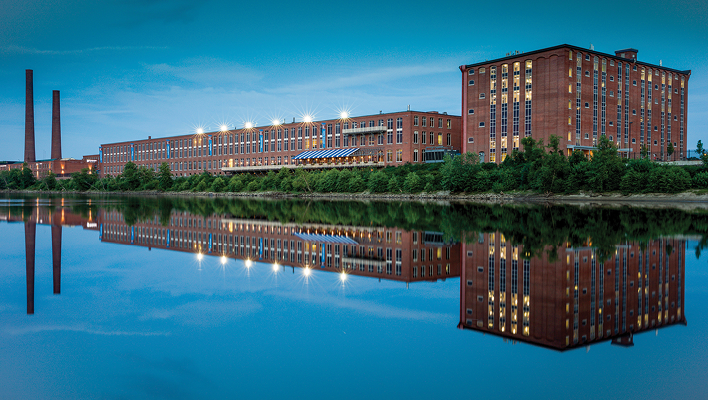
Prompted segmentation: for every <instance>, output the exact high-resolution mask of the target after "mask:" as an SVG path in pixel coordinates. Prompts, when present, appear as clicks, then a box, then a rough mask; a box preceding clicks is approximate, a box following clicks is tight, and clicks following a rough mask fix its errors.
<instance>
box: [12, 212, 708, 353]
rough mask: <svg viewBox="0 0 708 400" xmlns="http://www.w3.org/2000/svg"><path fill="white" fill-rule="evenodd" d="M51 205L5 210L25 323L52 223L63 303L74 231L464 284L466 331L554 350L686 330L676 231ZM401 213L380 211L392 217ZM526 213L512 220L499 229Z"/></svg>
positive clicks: (277, 265)
mask: <svg viewBox="0 0 708 400" xmlns="http://www.w3.org/2000/svg"><path fill="white" fill-rule="evenodd" d="M51 203H52V204H51V205H48V206H41V205H37V204H36V203H34V204H32V203H29V204H28V203H27V202H25V203H24V204H23V205H22V206H16V207H0V220H6V221H8V222H15V221H17V222H19V221H23V222H24V228H25V251H26V254H25V255H26V257H25V259H26V280H27V313H28V314H33V313H34V283H35V282H34V281H35V238H36V225H37V224H40V225H42V224H43V225H50V226H51V234H52V236H51V237H52V259H53V262H52V264H53V287H54V293H55V294H59V293H60V292H61V290H60V286H61V241H62V226H67V225H68V226H82V227H83V228H84V229H90V230H96V231H97V232H98V239H99V240H100V241H101V242H102V243H112V244H119V245H133V246H141V247H146V248H147V249H148V250H152V249H153V248H158V249H163V250H171V251H180V252H185V253H189V254H191V255H192V256H193V257H195V259H196V260H198V261H199V264H200V265H201V261H202V259H203V258H204V257H205V256H208V257H219V259H220V261H221V264H222V266H223V265H226V264H227V263H228V262H229V260H238V261H239V262H242V263H243V265H244V266H245V267H247V268H251V267H252V266H254V267H255V265H254V263H259V264H267V265H268V266H269V267H270V268H272V269H273V272H274V273H276V274H277V272H278V271H279V270H280V269H282V268H290V269H291V270H292V272H293V273H294V272H295V271H296V269H299V270H301V271H302V275H303V276H304V277H305V278H307V277H309V276H310V274H311V272H312V271H313V270H320V271H326V272H331V273H337V274H340V275H339V278H340V280H341V282H342V284H344V282H345V281H346V280H347V277H348V276H349V275H358V276H362V277H368V278H374V279H378V280H381V279H384V280H391V281H400V282H405V283H406V285H408V284H410V283H415V282H421V281H436V280H439V279H440V280H445V279H448V278H456V277H460V300H459V310H460V320H459V325H458V328H461V329H469V330H474V331H478V332H483V333H490V334H493V335H497V336H500V337H502V338H504V339H509V340H511V341H520V342H526V343H530V344H533V345H539V346H543V347H546V348H551V349H556V350H567V349H572V348H576V347H583V346H588V345H590V344H593V343H598V342H602V341H608V340H609V341H611V342H612V343H613V344H619V345H624V346H628V345H632V343H633V335H634V334H636V333H640V332H644V331H651V330H656V329H659V328H662V327H666V326H671V325H676V324H686V317H685V315H684V312H683V310H684V291H685V256H686V255H685V248H686V240H685V237H684V236H680V235H677V232H676V231H675V230H672V231H671V232H669V234H670V235H666V236H663V235H657V236H656V237H655V238H654V237H652V238H647V239H646V240H625V241H622V242H620V243H616V244H614V245H612V246H610V245H608V242H607V240H606V237H602V238H599V240H600V241H602V245H598V244H594V243H593V242H592V238H590V237H587V236H586V237H585V239H584V241H582V240H581V239H579V238H578V237H577V235H576V237H573V238H572V240H571V237H570V235H566V236H565V238H564V240H559V238H562V237H561V236H558V235H557V234H553V233H551V234H549V235H550V236H551V237H552V238H553V240H547V239H545V238H544V237H538V236H537V237H520V236H519V235H520V233H519V230H518V229H511V230H506V231H502V230H493V231H483V230H481V229H480V230H477V231H471V230H470V231H462V232H460V233H459V234H458V235H451V234H450V232H443V231H439V230H434V229H430V230H426V229H424V228H425V226H427V225H425V224H418V225H415V224H413V225H415V226H414V228H418V229H410V228H409V229H403V228H399V227H397V226H395V225H394V226H391V225H393V224H391V223H387V222H380V223H373V222H371V223H369V224H363V223H360V224H354V223H348V224H347V223H339V224H335V223H330V221H331V220H332V218H331V217H319V218H312V217H309V218H304V220H305V221H290V222H289V221H274V220H272V219H269V218H268V216H267V215H263V214H262V213H259V212H253V213H252V214H253V215H252V216H245V215H243V214H241V215H234V213H230V212H223V213H195V212H190V211H187V210H179V209H176V208H173V207H169V208H168V209H164V208H157V209H156V210H154V211H155V212H152V213H151V212H149V210H148V211H146V210H140V211H137V212H136V210H134V209H130V210H129V211H128V210H126V209H125V208H121V207H115V206H109V205H96V204H95V203H94V204H91V203H88V204H86V203H84V202H80V203H77V204H75V205H74V206H71V207H70V206H65V205H64V203H63V200H62V203H61V204H58V203H56V202H55V201H53V202H51ZM395 207H397V205H395V204H390V205H388V206H387V207H384V208H383V210H384V212H385V213H386V214H387V215H389V216H390V215H392V213H393V212H395V210H394V211H393V212H392V211H391V210H392V208H395ZM497 211H498V209H497ZM536 211H537V212H538V213H539V215H543V213H544V212H546V211H545V210H543V209H540V210H536ZM519 212H520V211H519V210H518V209H510V210H509V211H508V214H507V215H498V214H497V215H496V218H498V219H499V220H504V219H508V218H509V216H518V214H519ZM205 214H206V215H205ZM457 215H458V216H459V215H460V214H459V213H458V214H457ZM420 218H421V217H420V216H418V218H417V219H416V220H420ZM529 219H532V218H529ZM374 220H376V221H382V220H383V221H387V220H386V218H384V217H381V216H378V217H375V218H374V217H372V218H371V221H374ZM347 221H349V222H352V221H354V220H353V219H349V220H347ZM388 221H390V220H388ZM457 222H458V224H459V223H464V222H465V221H457ZM597 223H598V225H602V221H597ZM521 225H523V224H521ZM609 225H611V224H609ZM429 226H430V227H431V228H436V227H439V226H440V225H436V224H435V223H431V224H429ZM478 226H479V224H478ZM420 228H423V229H420ZM614 228H615V227H614V226H610V228H608V229H610V230H612V229H614ZM563 229H568V228H567V227H565V228H563ZM534 230H536V231H540V230H542V229H541V228H534ZM571 230H572V231H574V232H577V230H574V229H572V228H571ZM653 233H654V232H652V234H653ZM659 233H661V232H659ZM687 233H695V232H692V231H690V230H687ZM613 234H614V235H616V234H617V232H613ZM455 237H457V238H458V239H455ZM544 240H545V241H544ZM523 243H527V244H528V246H525V245H524V244H523Z"/></svg>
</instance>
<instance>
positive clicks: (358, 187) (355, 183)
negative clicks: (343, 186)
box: [349, 175, 366, 193]
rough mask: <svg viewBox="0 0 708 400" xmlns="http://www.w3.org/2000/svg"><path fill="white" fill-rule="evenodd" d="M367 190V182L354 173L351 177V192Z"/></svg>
mask: <svg viewBox="0 0 708 400" xmlns="http://www.w3.org/2000/svg"><path fill="white" fill-rule="evenodd" d="M365 190H366V183H364V179H363V178H362V177H361V176H359V175H354V176H352V177H351V178H350V179H349V192H351V193H360V192H363V191H365Z"/></svg>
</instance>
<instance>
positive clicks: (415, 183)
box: [403, 172, 425, 193]
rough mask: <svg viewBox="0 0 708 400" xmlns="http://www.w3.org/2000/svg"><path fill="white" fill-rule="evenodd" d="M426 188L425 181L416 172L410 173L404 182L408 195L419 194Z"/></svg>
mask: <svg viewBox="0 0 708 400" xmlns="http://www.w3.org/2000/svg"><path fill="white" fill-rule="evenodd" d="M424 186H425V185H424V184H423V180H422V179H420V177H419V176H418V174H416V173H415V172H411V173H409V174H408V175H407V176H406V180H405V181H404V182H403V187H404V189H405V190H406V192H408V193H418V192H420V191H421V190H423V187H424Z"/></svg>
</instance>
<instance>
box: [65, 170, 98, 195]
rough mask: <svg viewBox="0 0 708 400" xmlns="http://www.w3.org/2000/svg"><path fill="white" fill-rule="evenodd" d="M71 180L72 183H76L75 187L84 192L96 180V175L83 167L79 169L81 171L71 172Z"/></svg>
mask: <svg viewBox="0 0 708 400" xmlns="http://www.w3.org/2000/svg"><path fill="white" fill-rule="evenodd" d="M71 180H73V181H74V185H76V189H77V190H79V191H81V192H85V191H87V190H89V189H91V187H92V186H93V185H94V184H95V183H96V181H98V176H96V174H92V173H91V172H90V171H89V169H88V168H83V169H81V172H75V173H73V174H71Z"/></svg>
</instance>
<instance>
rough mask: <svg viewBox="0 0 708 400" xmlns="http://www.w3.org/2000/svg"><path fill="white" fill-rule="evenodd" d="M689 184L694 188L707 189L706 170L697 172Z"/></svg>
mask: <svg viewBox="0 0 708 400" xmlns="http://www.w3.org/2000/svg"><path fill="white" fill-rule="evenodd" d="M691 185H692V186H693V187H694V188H696V189H708V172H699V173H697V174H696V175H695V176H694V177H693V179H692V180H691Z"/></svg>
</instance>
